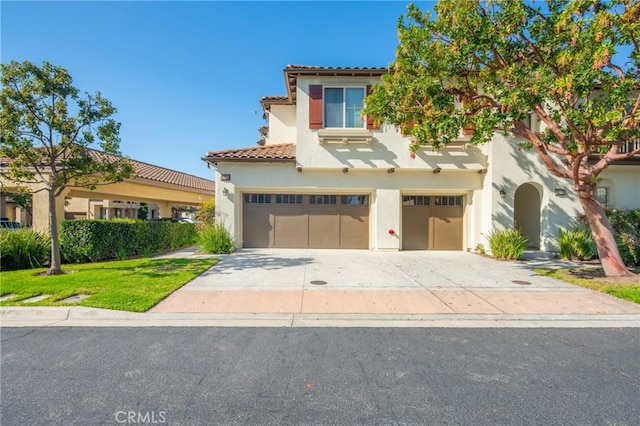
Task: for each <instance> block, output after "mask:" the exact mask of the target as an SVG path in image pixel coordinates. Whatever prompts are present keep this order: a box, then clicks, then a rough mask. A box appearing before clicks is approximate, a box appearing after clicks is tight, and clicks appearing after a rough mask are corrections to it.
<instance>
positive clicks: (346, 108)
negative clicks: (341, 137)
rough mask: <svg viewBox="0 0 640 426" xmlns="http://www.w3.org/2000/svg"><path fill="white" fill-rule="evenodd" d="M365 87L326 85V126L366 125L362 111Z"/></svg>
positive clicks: (360, 126)
mask: <svg viewBox="0 0 640 426" xmlns="http://www.w3.org/2000/svg"><path fill="white" fill-rule="evenodd" d="M364 94H365V89H364V87H326V88H325V89H324V98H325V101H324V122H325V123H324V125H325V127H347V128H352V129H361V128H363V127H364V123H363V122H362V117H361V116H360V111H361V110H362V108H363V107H364Z"/></svg>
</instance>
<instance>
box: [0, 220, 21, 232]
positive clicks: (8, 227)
mask: <svg viewBox="0 0 640 426" xmlns="http://www.w3.org/2000/svg"><path fill="white" fill-rule="evenodd" d="M21 228H22V226H21V225H20V222H16V221H13V220H0V230H3V231H19V230H20V229H21Z"/></svg>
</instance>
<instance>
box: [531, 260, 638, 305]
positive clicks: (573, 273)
mask: <svg viewBox="0 0 640 426" xmlns="http://www.w3.org/2000/svg"><path fill="white" fill-rule="evenodd" d="M534 271H535V272H536V273H538V274H541V275H546V276H548V277H552V278H556V279H559V280H562V281H566V282H568V283H571V284H575V285H579V286H581V287H586V288H589V289H591V290H596V291H599V292H601V293H606V294H610V295H611V296H615V297H618V298H620V299H625V300H628V301H630V302H635V303H638V304H640V277H638V276H636V277H633V278H631V277H625V278H615V277H614V278H610V277H604V273H603V272H602V268H563V269H535V270H534ZM634 272H635V273H636V274H640V268H635V270H634Z"/></svg>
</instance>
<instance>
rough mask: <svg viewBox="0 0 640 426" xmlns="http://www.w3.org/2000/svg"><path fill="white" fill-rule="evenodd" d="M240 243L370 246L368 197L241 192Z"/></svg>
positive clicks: (358, 247) (303, 245)
mask: <svg viewBox="0 0 640 426" xmlns="http://www.w3.org/2000/svg"><path fill="white" fill-rule="evenodd" d="M243 240H244V241H243V246H244V247H256V248H257V247H280V248H306V247H309V248H355V249H367V248H369V196H368V195H364V194H350V195H332V194H328V195H327V194H320V195H315V194H311V195H306V194H305V195H303V194H244V196H243Z"/></svg>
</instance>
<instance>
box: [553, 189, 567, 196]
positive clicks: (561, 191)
mask: <svg viewBox="0 0 640 426" xmlns="http://www.w3.org/2000/svg"><path fill="white" fill-rule="evenodd" d="M553 192H554V193H555V194H556V195H557V196H558V197H564V196H565V195H567V191H566V190H565V189H562V188H556V189H554V190H553Z"/></svg>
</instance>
